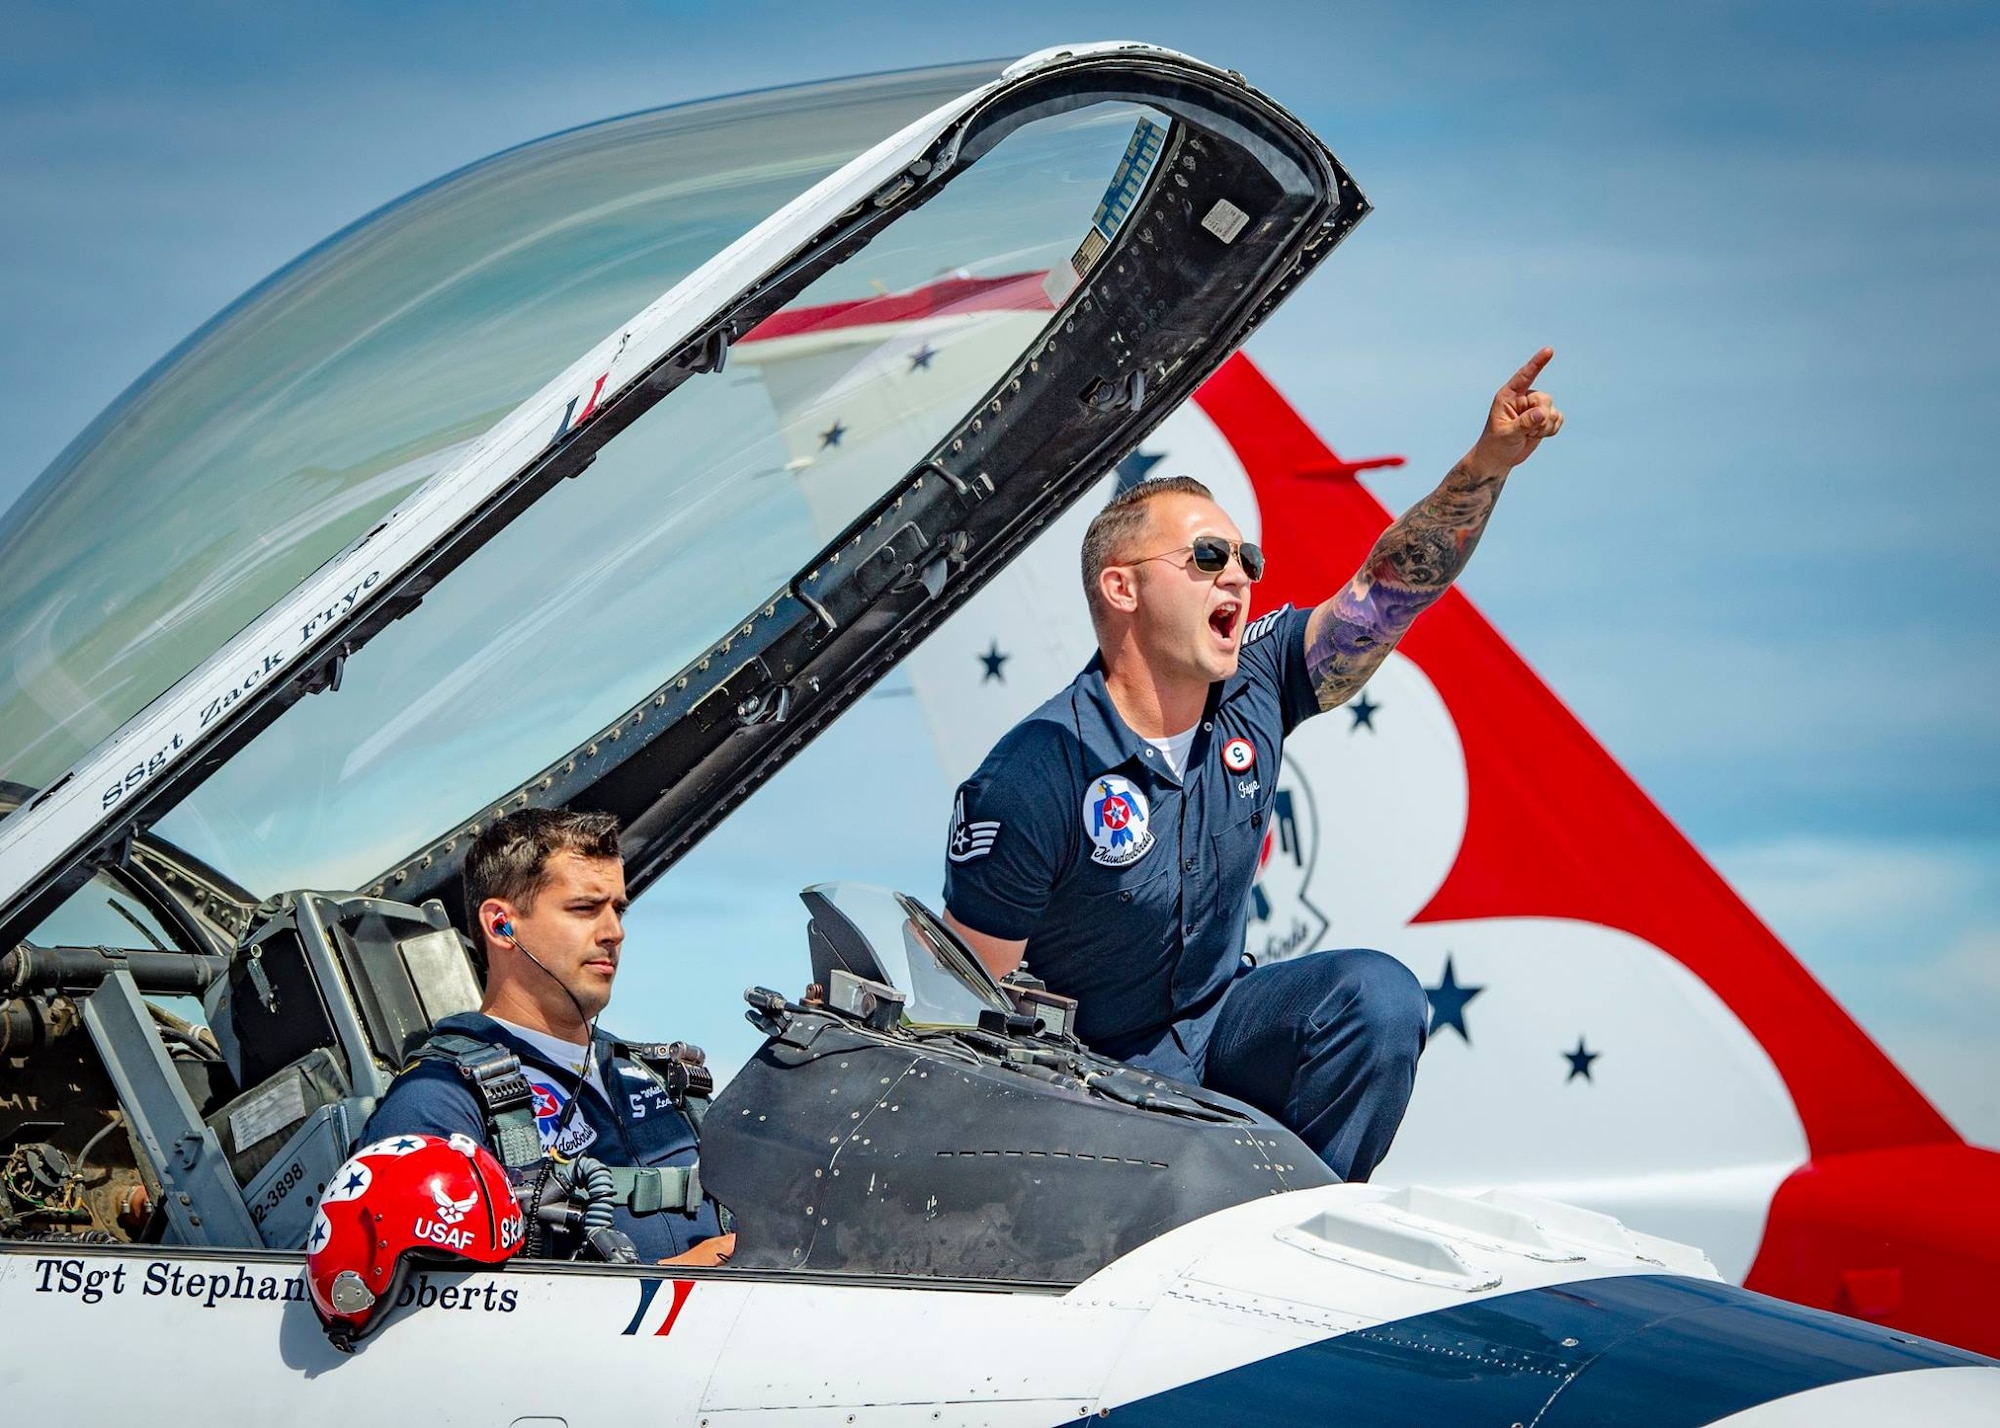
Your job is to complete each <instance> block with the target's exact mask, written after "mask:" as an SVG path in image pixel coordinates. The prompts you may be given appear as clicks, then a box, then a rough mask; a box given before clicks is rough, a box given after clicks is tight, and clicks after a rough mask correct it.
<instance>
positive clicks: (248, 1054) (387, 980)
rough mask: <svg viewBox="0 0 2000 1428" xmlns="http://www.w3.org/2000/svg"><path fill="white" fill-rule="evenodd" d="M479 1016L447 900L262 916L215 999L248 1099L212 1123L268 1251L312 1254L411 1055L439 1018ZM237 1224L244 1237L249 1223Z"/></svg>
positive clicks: (314, 896)
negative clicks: (355, 1155) (358, 1148)
mask: <svg viewBox="0 0 2000 1428" xmlns="http://www.w3.org/2000/svg"><path fill="white" fill-rule="evenodd" d="M478 1005H479V980H478V977H477V976H476V974H475V971H474V967H473V962H472V956H471V951H470V948H469V947H468V945H467V943H466V941H465V939H464V938H463V937H462V936H461V935H460V934H459V933H458V932H457V931H456V930H455V929H453V927H452V926H451V923H450V921H449V919H448V918H447V917H446V915H445V911H444V907H443V905H442V904H440V903H438V902H436V901H430V902H426V903H425V904H424V905H423V906H422V907H411V906H409V905H407V904H404V903H397V902H389V901H386V900H384V899H381V898H368V897H358V896H354V895H352V894H348V893H325V892H294V893H284V894H281V895H279V896H278V897H275V898H273V899H271V900H270V901H268V902H266V903H265V904H263V905H262V906H261V907H259V908H258V909H257V914H256V917H255V920H254V921H253V923H252V925H251V931H250V932H249V934H248V935H247V936H246V937H245V938H244V939H243V940H242V942H241V943H240V944H239V945H238V946H237V948H236V951H235V953H234V954H233V955H232V957H231V959H230V964H229V972H228V975H227V976H226V977H224V978H222V979H220V980H219V981H217V982H216V983H215V985H214V986H212V987H211V988H210V989H209V992H208V995H207V997H206V998H205V1010H206V1012H207V1017H208V1023H209V1028H210V1030H211V1031H212V1032H213V1033H214V1035H215V1039H216V1043H217V1045H218V1046H219V1047H220V1048H221V1051H222V1056H223V1060H224V1062H225V1063H226V1064H227V1066H228V1069H229V1072H230V1075H231V1076H232V1078H233V1079H234V1081H235V1084H236V1085H237V1086H239V1087H242V1088H243V1090H242V1091H241V1092H240V1093H239V1094H237V1095H236V1096H234V1097H233V1098H232V1099H230V1100H229V1101H228V1102H226V1103H225V1104H223V1105H222V1106H220V1107H219V1108H217V1109H216V1110H215V1111H214V1113H213V1114H211V1115H209V1116H208V1117H207V1118H206V1121H205V1124H206V1127H207V1129H208V1130H209V1131H210V1132H212V1133H213V1136H214V1139H215V1143H216V1144H217V1146H218V1148H219V1150H220V1152H221V1154H222V1156H223V1157H224V1158H225V1159H226V1161H227V1164H228V1167H229V1172H230V1178H231V1179H232V1180H233V1182H234V1185H235V1186H236V1187H237V1188H240V1190H241V1193H242V1199H243V1207H244V1209H245V1210H246V1211H247V1212H248V1217H249V1224H250V1225H251V1226H253V1227H254V1231H255V1235H256V1239H257V1242H259V1243H261V1244H262V1245H264V1246H265V1247H266V1248H270V1249H296V1248H299V1247H300V1246H302V1245H303V1244H304V1243H305V1239H306V1234H307V1231H308V1229H309V1228H310V1226H311V1223H312V1213H313V1209H314V1207H315V1206H316V1205H317V1204H318V1202H319V1197H320V1194H321V1192H322V1190H323V1189H324V1187H325V1185H326V1182H327V1180H328V1178H329V1177H330V1176H331V1175H332V1174H333V1171H334V1169H335V1168H336V1167H337V1166H338V1165H339V1164H340V1163H341V1161H343V1160H345V1159H346V1158H347V1156H348V1154H349V1153H350V1152H351V1151H352V1150H353V1149H354V1147H355V1145H356V1143H357V1140H358V1138H359V1136H360V1134H361V1128H362V1127H363V1125H365V1124H366V1122H367V1120H368V1116H369V1114H370V1113H371V1112H372V1111H373V1110H374V1108H375V1102H376V1099H377V1098H378V1097H379V1096H381V1095H382V1093H383V1092H384V1091H386V1090H387V1089H388V1087H389V1082H390V1081H391V1080H392V1079H394V1077H395V1074H396V1071H397V1070H398V1069H399V1068H400V1067H401V1066H402V1064H403V1061H404V1058H405V1056H406V1055H407V1053H408V1052H409V1051H410V1050H411V1049H412V1048H413V1047H414V1045H415V1044H416V1043H417V1042H418V1041H420V1040H421V1039H422V1038H423V1037H424V1036H425V1035H426V1034H427V1033H428V1032H429V1031H430V1029H431V1027H432V1025H433V1024H434V1023H435V1022H436V1021H437V1020H438V1019H439V1018H441V1017H445V1016H449V1015H451V1014H452V1013H454V1012H462V1011H471V1010H474V1009H476V1008H477V1007H478ZM227 1218H228V1219H231V1220H234V1221H235V1224H236V1226H237V1228H238V1232H239V1233H240V1231H241V1227H242V1224H243V1221H242V1219H241V1218H240V1217H235V1216H230V1217H227ZM205 1242H208V1243H217V1242H219V1241H217V1240H215V1239H208V1240H206V1241H205Z"/></svg>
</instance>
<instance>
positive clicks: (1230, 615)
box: [1208, 600, 1243, 644]
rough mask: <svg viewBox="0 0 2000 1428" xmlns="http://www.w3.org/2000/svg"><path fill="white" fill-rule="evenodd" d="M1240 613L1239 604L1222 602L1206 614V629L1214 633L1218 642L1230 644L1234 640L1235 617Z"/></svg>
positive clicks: (1241, 611) (1241, 610)
mask: <svg viewBox="0 0 2000 1428" xmlns="http://www.w3.org/2000/svg"><path fill="white" fill-rule="evenodd" d="M1242 613H1243V607H1242V605H1241V604H1239V603H1238V602H1236V601H1234V600H1224V601H1223V602H1222V603H1221V604H1219V605H1217V606H1216V607H1215V608H1214V609H1212V610H1210V611H1209V612H1208V627H1209V629H1210V630H1212V631H1214V632H1215V637H1216V638H1217V639H1218V640H1221V641H1222V642H1223V643H1224V644H1231V643H1233V642H1234V641H1235V639H1236V617H1237V616H1238V615H1240V614H1242Z"/></svg>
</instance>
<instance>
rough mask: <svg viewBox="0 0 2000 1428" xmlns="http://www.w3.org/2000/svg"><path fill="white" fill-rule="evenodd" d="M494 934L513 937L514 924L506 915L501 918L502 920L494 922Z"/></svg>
mask: <svg viewBox="0 0 2000 1428" xmlns="http://www.w3.org/2000/svg"><path fill="white" fill-rule="evenodd" d="M493 935H494V936H495V937H512V936H513V935H514V924H513V923H511V922H509V921H507V919H505V918H504V917H503V918H501V919H500V921H498V922H496V923H494V924H493Z"/></svg>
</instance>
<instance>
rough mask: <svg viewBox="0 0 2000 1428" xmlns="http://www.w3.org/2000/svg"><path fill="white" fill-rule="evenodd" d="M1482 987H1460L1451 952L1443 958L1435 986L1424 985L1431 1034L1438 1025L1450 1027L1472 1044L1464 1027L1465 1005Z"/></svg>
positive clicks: (1470, 1035)
mask: <svg viewBox="0 0 2000 1428" xmlns="http://www.w3.org/2000/svg"><path fill="white" fill-rule="evenodd" d="M1485 990H1486V988H1484V987H1461V986H1460V985H1459V984H1458V975H1457V973H1456V972H1455V971H1454V970H1453V968H1452V965H1451V954H1450V953H1446V954H1445V959H1444V976H1443V977H1441V978H1439V979H1438V984H1437V985H1436V986H1435V987H1425V988H1424V995H1425V996H1426V997H1428V998H1430V1003H1431V1035H1433V1036H1436V1035H1437V1033H1438V1029H1439V1028H1440V1027H1446V1026H1448V1027H1450V1028H1451V1029H1452V1030H1453V1031H1455V1032H1457V1033H1458V1035H1459V1039H1460V1040H1462V1041H1463V1042H1465V1044H1466V1045H1467V1046H1470V1045H1471V1044H1472V1033H1471V1032H1469V1031H1467V1030H1466V1029H1465V1006H1466V1003H1467V1002H1470V1001H1471V1000H1472V999H1473V998H1474V997H1476V996H1478V995H1479V994H1480V993H1481V992H1483V991H1485Z"/></svg>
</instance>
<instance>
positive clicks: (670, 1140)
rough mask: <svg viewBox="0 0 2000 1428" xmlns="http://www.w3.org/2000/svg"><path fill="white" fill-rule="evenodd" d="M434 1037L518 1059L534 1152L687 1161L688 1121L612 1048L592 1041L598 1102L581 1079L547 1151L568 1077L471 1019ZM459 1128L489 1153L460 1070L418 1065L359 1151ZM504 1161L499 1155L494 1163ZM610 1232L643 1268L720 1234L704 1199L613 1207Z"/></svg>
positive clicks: (608, 1041)
mask: <svg viewBox="0 0 2000 1428" xmlns="http://www.w3.org/2000/svg"><path fill="white" fill-rule="evenodd" d="M436 1032H437V1033H438V1034H444V1035H456V1036H460V1037H465V1038H469V1039H471V1040H474V1041H480V1042H488V1043H492V1044H494V1045H497V1046H499V1047H501V1048H502V1049H504V1050H506V1051H510V1052H512V1053H513V1054H514V1055H515V1056H516V1057H518V1058H519V1059H520V1062H521V1071H522V1074H524V1075H525V1076H526V1077H527V1079H528V1083H529V1086H530V1088H531V1090H532V1093H533V1097H534V1100H533V1108H534V1116H535V1129H536V1130H537V1131H538V1132H540V1134H541V1140H542V1149H543V1151H544V1152H546V1151H548V1150H549V1149H550V1148H551V1147H552V1146H554V1148H555V1149H557V1150H558V1152H559V1153H560V1154H561V1155H562V1156H563V1158H565V1159H574V1158H575V1157H577V1156H579V1155H588V1156H590V1157H592V1158H593V1159H595V1160H599V1161H602V1162H603V1163H604V1164H605V1165H608V1166H686V1165H692V1164H694V1162H695V1150H696V1145H695V1133H694V1128H693V1127H692V1126H691V1125H690V1124H689V1123H688V1118H687V1116H686V1115H685V1114H684V1113H683V1112H682V1111H681V1109H680V1108H679V1107H678V1106H676V1105H675V1104H674V1103H673V1101H672V1100H671V1099H670V1098H669V1096H668V1094H667V1091H666V1089H665V1088H664V1087H663V1086H662V1085H661V1084H660V1078H659V1077H658V1076H656V1075H655V1074H654V1073H653V1072H652V1071H650V1070H649V1069H647V1068H646V1067H644V1066H642V1065H640V1064H639V1063H638V1062H637V1061H635V1060H633V1059H632V1058H631V1057H629V1056H627V1055H625V1054H623V1048H622V1047H621V1045H620V1043H618V1042H617V1041H615V1040H613V1039H612V1038H611V1037H610V1036H608V1035H606V1034H604V1033H603V1032H599V1033H598V1034H597V1064H598V1065H599V1066H600V1067H601V1068H603V1073H604V1084H605V1085H606V1086H607V1087H609V1088H610V1092H611V1096H610V1099H607V1098H606V1096H605V1095H604V1093H603V1092H602V1091H600V1090H599V1089H598V1087H597V1084H596V1082H595V1081H590V1082H586V1083H585V1084H584V1086H583V1089H582V1091H581V1095H582V1097H583V1104H582V1105H580V1106H578V1107H577V1109H576V1112H575V1114H574V1115H572V1116H571V1117H570V1119H569V1123H568V1125H567V1127H565V1128H564V1129H563V1131H562V1143H561V1144H560V1145H559V1146H556V1145H555V1137H556V1132H557V1127H558V1125H559V1124H561V1122H562V1119H563V1113H564V1111H565V1110H566V1109H567V1107H568V1105H569V1102H570V1097H571V1096H572V1095H574V1094H578V1092H577V1088H576V1080H577V1078H576V1073H575V1072H574V1071H573V1070H571V1069H570V1068H569V1067H567V1066H558V1065H556V1064H555V1063H554V1062H552V1061H550V1060H549V1058H548V1057H547V1056H545V1055H543V1053H542V1051H541V1050H540V1048H538V1047H536V1046H534V1045H532V1044H531V1043H529V1042H527V1041H525V1040H523V1039H522V1038H521V1037H518V1036H515V1035H514V1034H513V1033H512V1032H510V1031H508V1029H507V1028H506V1027H504V1026H502V1025H500V1024H499V1023H498V1022H496V1021H494V1020H493V1019H492V1018H491V1017H487V1016H482V1015H480V1014H479V1013H477V1012H467V1013H464V1014H462V1015H458V1016H448V1017H445V1018H444V1019H443V1020H441V1021H439V1022H438V1024H437V1027H436ZM453 1131H463V1132H465V1134H467V1135H469V1136H471V1137H472V1138H473V1139H475V1140H477V1141H479V1142H481V1143H482V1144H484V1145H486V1146H487V1148H488V1149H491V1150H493V1151H494V1152H495V1153H496V1154H497V1153H498V1152H499V1147H498V1146H496V1145H494V1144H493V1136H492V1135H491V1134H489V1130H488V1125H487V1119H486V1115H485V1113H484V1111H483V1109H482V1107H481V1105H480V1102H479V1099H478V1097H477V1095H476V1094H475V1093H474V1091H473V1089H472V1087H471V1085H470V1084H469V1083H468V1081H467V1079H466V1077H465V1075H464V1074H463V1073H462V1072H461V1071H460V1069H459V1068H458V1067H457V1066H456V1065H454V1064H452V1062H451V1061H450V1060H419V1061H417V1062H415V1063H414V1064H412V1065H410V1066H407V1067H405V1068H404V1070H403V1072H402V1074H401V1075H399V1076H397V1077H396V1079H395V1081H394V1083H393V1084H391V1085H390V1087H389V1090H388V1093H387V1094H386V1095H384V1096H383V1097H382V1100H381V1103H380V1104H379V1105H377V1106H376V1108H375V1114H374V1115H372V1116H370V1117H369V1118H368V1128H367V1130H366V1131H364V1132H363V1134H362V1141H363V1143H364V1144H367V1143H371V1142H373V1141H377V1140H383V1139H386V1138H388V1137H390V1136H397V1135H405V1134H411V1133H419V1132H420V1133H424V1134H429V1135H445V1136H448V1135H450V1134H451V1133H452V1132H453ZM503 1159H504V1157H503ZM613 1222H614V1227H615V1228H617V1229H619V1230H622V1231H624V1232H625V1233H626V1234H627V1235H629V1236H631V1238H632V1243H633V1245H634V1247H635V1248H636V1249H637V1250H638V1252H639V1259H640V1261H641V1262H642V1263H647V1262H652V1261H656V1260H661V1259H666V1258H669V1257H671V1256H673V1255H677V1254H680V1253H681V1252H682V1251H684V1250H687V1249H690V1248H692V1247H693V1246H695V1245H697V1244H699V1243H701V1242H702V1241H703V1240H705V1239H708V1238H709V1237H710V1236H712V1235H717V1234H720V1233H721V1227H720V1225H719V1224H718V1223H717V1217H716V1210H715V1204H714V1202H713V1201H710V1200H703V1201H702V1204H701V1208H700V1209H699V1210H698V1211H696V1212H695V1213H693V1214H687V1213H684V1212H683V1211H681V1210H678V1209H673V1208H666V1209H660V1210H655V1211H652V1212H651V1213H634V1211H633V1209H632V1208H631V1207H630V1206H627V1205H623V1204H621V1205H619V1206H618V1207H617V1209H616V1210H615V1211H614V1215H613ZM570 1248H572V1245H571V1244H569V1243H567V1242H565V1241H564V1239H563V1237H561V1236H557V1237H556V1242H555V1243H554V1244H553V1245H551V1246H550V1249H551V1253H552V1254H554V1255H558V1256H566V1255H567V1253H568V1251H569V1250H570Z"/></svg>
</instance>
